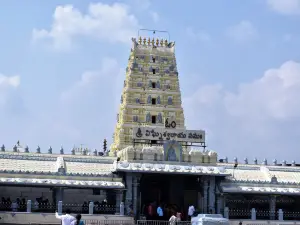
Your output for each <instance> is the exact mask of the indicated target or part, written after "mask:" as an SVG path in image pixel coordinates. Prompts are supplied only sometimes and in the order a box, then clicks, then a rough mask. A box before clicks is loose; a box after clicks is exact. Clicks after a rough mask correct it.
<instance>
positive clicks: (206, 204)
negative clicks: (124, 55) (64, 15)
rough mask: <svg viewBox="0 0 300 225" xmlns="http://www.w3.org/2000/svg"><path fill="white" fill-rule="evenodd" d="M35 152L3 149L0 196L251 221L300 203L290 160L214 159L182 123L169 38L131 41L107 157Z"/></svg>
mask: <svg viewBox="0 0 300 225" xmlns="http://www.w3.org/2000/svg"><path fill="white" fill-rule="evenodd" d="M195 146H196V147H197V148H195ZM199 147H200V148H202V149H199ZM42 152H43V151H42V150H41V149H40V148H37V149H36V150H34V151H32V150H31V149H29V147H21V145H20V143H18V144H17V145H15V146H13V147H12V148H11V149H10V148H6V147H5V146H4V145H3V146H2V147H1V152H0V190H1V194H2V196H0V197H3V198H4V199H7V198H10V199H11V201H13V200H15V199H17V198H18V199H23V198H25V199H27V200H28V199H31V200H32V201H34V199H36V198H41V197H42V198H43V199H47V200H48V201H49V202H51V203H53V204H55V205H57V203H58V202H60V201H62V202H64V203H76V204H82V203H84V202H103V201H107V202H108V203H109V204H110V205H114V206H115V208H116V209H117V208H118V207H120V205H122V204H124V205H125V213H129V211H130V210H132V211H133V215H134V216H135V217H136V218H142V217H143V215H145V214H147V212H146V210H145V209H146V207H147V206H148V205H149V204H155V205H158V204H163V205H167V206H170V207H172V208H173V209H174V208H176V209H175V210H177V211H181V212H184V213H186V212H187V209H188V206H190V205H194V206H195V208H197V211H199V212H203V213H221V214H224V216H227V217H229V218H236V219H250V218H252V217H251V216H253V210H254V211H255V213H256V214H255V215H256V218H257V219H276V218H277V217H278V210H279V209H280V210H282V211H283V212H284V215H285V217H284V218H285V219H289V218H290V217H292V216H291V215H293V216H294V217H295V215H296V214H295V211H297V209H300V208H299V207H300V205H299V202H300V201H299V200H300V198H299V196H300V186H299V185H300V167H299V166H298V165H297V164H296V163H295V162H292V163H291V164H288V163H287V162H286V161H283V162H282V163H278V162H277V161H276V160H274V161H273V162H272V163H268V162H267V160H262V161H261V162H259V161H258V160H257V159H255V160H254V161H253V162H248V160H247V159H245V160H244V161H243V162H239V161H238V159H237V158H235V159H233V161H231V162H229V161H228V159H227V158H225V159H218V156H217V153H216V152H214V151H211V150H208V149H207V148H206V142H205V131H204V130H201V129H199V130H188V129H187V128H186V127H185V123H184V112H183V108H182V105H181V92H180V86H179V73H178V71H177V66H176V57H175V43H174V42H169V41H167V40H158V39H150V38H142V37H139V38H138V39H135V38H133V39H132V48H131V52H130V56H129V62H128V67H127V69H126V77H125V81H124V88H123V91H122V96H121V104H120V109H119V112H118V116H117V122H116V127H115V131H114V138H113V143H112V144H111V146H110V151H109V153H108V154H99V153H98V152H97V150H95V151H94V152H91V153H87V152H88V151H86V150H84V151H81V152H76V151H75V150H72V151H71V154H69V155H68V154H64V150H63V148H62V149H60V151H59V154H57V153H55V154H54V153H53V152H52V148H51V147H50V148H49V149H48V150H47V152H46V153H42ZM299 211H300V210H299ZM113 213H120V211H118V210H115V211H114V212H113ZM293 213H294V214H293ZM289 216H290V217H289Z"/></svg>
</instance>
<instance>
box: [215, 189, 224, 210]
mask: <svg viewBox="0 0 300 225" xmlns="http://www.w3.org/2000/svg"><path fill="white" fill-rule="evenodd" d="M223 211H224V195H223V194H222V193H219V194H218V195H217V210H216V212H217V214H223Z"/></svg>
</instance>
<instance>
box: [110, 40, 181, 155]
mask: <svg viewBox="0 0 300 225" xmlns="http://www.w3.org/2000/svg"><path fill="white" fill-rule="evenodd" d="M166 119H168V122H169V123H171V122H172V121H174V122H175V123H176V127H175V129H185V124H184V114H183V108H182V106H181V93H180V87H179V79H178V71H177V65H176V57H175V42H168V41H167V40H159V39H154V38H153V39H150V38H142V37H139V38H138V40H136V39H135V38H133V39H132V48H131V52H130V56H129V60H128V66H127V68H126V79H125V81H124V88H123V91H122V96H121V105H120V109H119V113H118V115H117V125H116V127H115V132H114V137H113V144H112V145H111V152H112V153H115V152H116V151H118V150H121V149H123V148H125V147H127V146H132V145H133V143H132V130H133V128H134V127H138V126H139V127H143V126H148V127H151V126H153V127H162V128H164V127H165V122H166ZM173 125H174V123H173Z"/></svg>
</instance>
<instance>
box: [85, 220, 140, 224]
mask: <svg viewBox="0 0 300 225" xmlns="http://www.w3.org/2000/svg"><path fill="white" fill-rule="evenodd" d="M84 224H85V225H135V221H134V220H132V221H130V220H84Z"/></svg>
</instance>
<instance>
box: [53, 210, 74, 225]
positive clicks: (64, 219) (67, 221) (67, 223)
mask: <svg viewBox="0 0 300 225" xmlns="http://www.w3.org/2000/svg"><path fill="white" fill-rule="evenodd" d="M55 217H56V219H59V220H61V224H62V225H71V223H72V222H73V221H74V220H76V219H75V217H74V216H71V210H70V209H67V210H66V215H62V216H60V215H58V213H57V212H55Z"/></svg>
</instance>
